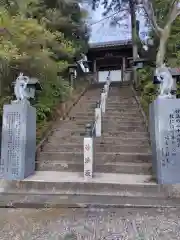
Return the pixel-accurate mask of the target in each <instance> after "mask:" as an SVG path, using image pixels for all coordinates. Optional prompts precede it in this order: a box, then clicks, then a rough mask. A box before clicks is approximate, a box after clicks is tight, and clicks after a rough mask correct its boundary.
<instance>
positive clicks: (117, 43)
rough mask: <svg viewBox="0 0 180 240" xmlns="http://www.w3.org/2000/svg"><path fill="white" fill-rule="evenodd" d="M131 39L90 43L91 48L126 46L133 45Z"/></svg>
mask: <svg viewBox="0 0 180 240" xmlns="http://www.w3.org/2000/svg"><path fill="white" fill-rule="evenodd" d="M131 44H132V41H131V40H119V41H111V42H102V43H89V48H104V47H113V46H115V47H116V46H124V45H131Z"/></svg>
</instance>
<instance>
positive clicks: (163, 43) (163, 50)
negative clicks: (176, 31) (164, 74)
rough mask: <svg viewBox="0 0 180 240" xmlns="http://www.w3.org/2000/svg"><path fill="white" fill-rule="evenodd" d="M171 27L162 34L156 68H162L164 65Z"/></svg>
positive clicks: (168, 26)
mask: <svg viewBox="0 0 180 240" xmlns="http://www.w3.org/2000/svg"><path fill="white" fill-rule="evenodd" d="M170 31H171V26H170V25H167V26H166V27H165V28H164V30H163V31H162V33H161V36H160V42H159V49H158V52H157V55H156V67H161V66H162V64H163V63H164V58H165V54H166V45H167V41H168V38H169V36H170Z"/></svg>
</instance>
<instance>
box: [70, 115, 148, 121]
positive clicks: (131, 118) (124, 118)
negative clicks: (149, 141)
mask: <svg viewBox="0 0 180 240" xmlns="http://www.w3.org/2000/svg"><path fill="white" fill-rule="evenodd" d="M68 119H69V120H74V121H79V120H82V121H83V120H84V121H88V120H90V121H91V119H94V114H92V115H91V116H87V115H83V114H82V115H79V116H76V115H74V116H73V115H71V116H68V117H67V118H66V120H68ZM103 120H105V121H110V120H114V121H121V120H122V121H129V122H132V121H142V120H143V119H142V117H141V116H139V115H136V116H129V115H126V116H124V115H120V114H119V115H118V116H116V117H114V115H113V116H112V114H111V115H107V114H106V115H105V116H103Z"/></svg>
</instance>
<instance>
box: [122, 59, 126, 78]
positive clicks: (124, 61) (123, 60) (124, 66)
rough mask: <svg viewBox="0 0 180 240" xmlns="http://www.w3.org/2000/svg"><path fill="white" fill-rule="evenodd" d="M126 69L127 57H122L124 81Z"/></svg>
mask: <svg viewBox="0 0 180 240" xmlns="http://www.w3.org/2000/svg"><path fill="white" fill-rule="evenodd" d="M125 70H126V59H125V57H122V67H121V78H122V82H124V81H125Z"/></svg>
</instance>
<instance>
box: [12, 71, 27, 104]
mask: <svg viewBox="0 0 180 240" xmlns="http://www.w3.org/2000/svg"><path fill="white" fill-rule="evenodd" d="M29 80H30V79H29V77H27V76H24V75H23V73H20V74H19V76H18V77H17V79H16V82H15V85H14V93H15V96H16V100H15V101H14V102H19V101H23V100H27V99H28V98H29V94H28V92H27V85H28V83H29Z"/></svg>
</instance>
